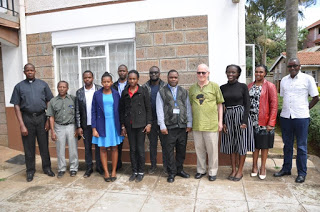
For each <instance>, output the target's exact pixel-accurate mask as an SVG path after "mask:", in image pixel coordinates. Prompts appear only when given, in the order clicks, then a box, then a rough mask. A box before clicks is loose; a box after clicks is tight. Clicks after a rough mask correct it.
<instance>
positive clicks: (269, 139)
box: [254, 130, 274, 149]
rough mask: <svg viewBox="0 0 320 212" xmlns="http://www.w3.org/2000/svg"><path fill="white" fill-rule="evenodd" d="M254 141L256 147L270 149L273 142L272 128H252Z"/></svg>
mask: <svg viewBox="0 0 320 212" xmlns="http://www.w3.org/2000/svg"><path fill="white" fill-rule="evenodd" d="M254 143H255V148H256V149H272V148H273V143H274V130H271V131H269V132H268V131H267V130H259V131H256V130H254Z"/></svg>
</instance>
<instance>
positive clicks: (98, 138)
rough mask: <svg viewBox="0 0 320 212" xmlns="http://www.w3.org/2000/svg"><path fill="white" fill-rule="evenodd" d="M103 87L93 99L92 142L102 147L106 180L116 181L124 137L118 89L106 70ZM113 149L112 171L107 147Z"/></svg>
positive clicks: (102, 80) (102, 160) (101, 153)
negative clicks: (109, 169) (120, 145)
mask: <svg viewBox="0 0 320 212" xmlns="http://www.w3.org/2000/svg"><path fill="white" fill-rule="evenodd" d="M101 84H102V86H103V87H102V88H101V89H100V90H98V91H96V92H95V93H94V95H93V100H92V111H91V112H92V123H91V124H92V135H93V138H92V143H93V144H97V145H98V146H99V147H100V158H101V162H102V166H103V169H104V180H105V181H106V182H110V181H111V182H114V181H115V180H116V179H117V177H116V174H117V173H116V168H117V163H118V145H119V144H121V143H122V141H123V139H124V137H123V136H121V127H120V120H119V99H120V95H119V93H118V91H116V90H114V89H112V88H111V86H112V84H113V82H112V76H111V75H110V74H109V73H108V72H105V73H104V74H103V75H102V77H101ZM109 148H110V149H111V158H112V172H111V176H110V174H109V171H108V157H107V156H108V155H107V149H109Z"/></svg>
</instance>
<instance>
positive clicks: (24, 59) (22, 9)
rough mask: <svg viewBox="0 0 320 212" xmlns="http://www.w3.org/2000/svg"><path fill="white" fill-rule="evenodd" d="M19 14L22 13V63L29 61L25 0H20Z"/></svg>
mask: <svg viewBox="0 0 320 212" xmlns="http://www.w3.org/2000/svg"><path fill="white" fill-rule="evenodd" d="M19 14H20V45H21V58H22V64H23V65H25V64H27V63H28V55H27V34H26V16H25V5H24V0H19Z"/></svg>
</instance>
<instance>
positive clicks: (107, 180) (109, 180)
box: [103, 177, 111, 182]
mask: <svg viewBox="0 0 320 212" xmlns="http://www.w3.org/2000/svg"><path fill="white" fill-rule="evenodd" d="M103 179H104V181H106V182H111V178H110V177H104V178H103Z"/></svg>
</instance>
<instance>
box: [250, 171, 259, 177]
mask: <svg viewBox="0 0 320 212" xmlns="http://www.w3.org/2000/svg"><path fill="white" fill-rule="evenodd" d="M257 175H258V173H254V172H251V173H250V176H251V177H256V176H257Z"/></svg>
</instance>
